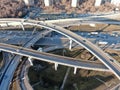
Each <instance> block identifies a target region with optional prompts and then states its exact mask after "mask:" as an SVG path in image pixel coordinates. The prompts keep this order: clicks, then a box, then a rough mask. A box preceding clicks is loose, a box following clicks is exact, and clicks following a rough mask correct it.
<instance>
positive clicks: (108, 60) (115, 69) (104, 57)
mask: <svg viewBox="0 0 120 90" xmlns="http://www.w3.org/2000/svg"><path fill="white" fill-rule="evenodd" d="M11 22H12V23H21V24H22V25H34V26H40V27H44V28H46V29H49V30H51V31H56V32H58V33H60V34H62V35H64V36H66V37H68V38H69V39H70V40H72V41H75V42H76V43H77V44H79V45H80V46H83V47H84V48H85V49H87V50H88V51H90V52H91V53H92V54H93V55H94V56H96V57H97V58H98V59H99V60H100V61H101V62H102V63H103V64H104V65H105V66H106V67H107V69H109V70H110V71H111V72H112V73H114V74H115V75H116V76H117V78H118V79H120V66H119V64H118V63H117V62H116V61H115V60H114V59H113V58H112V57H110V56H109V55H108V54H106V53H104V52H103V51H102V50H101V49H100V48H99V47H97V46H95V45H93V44H92V43H91V42H90V41H88V40H87V39H85V38H83V37H81V36H78V35H77V34H75V33H73V32H71V31H68V30H66V29H64V28H62V27H60V26H56V25H53V24H51V23H47V22H44V21H41V22H40V21H34V20H24V19H1V20H0V23H1V24H3V23H4V24H6V23H7V24H9V23H10V24H11ZM90 22H91V21H90ZM87 23H89V22H87ZM92 23H94V22H93V21H92ZM95 23H96V22H95ZM104 23H108V24H112V23H111V22H108V21H107V22H104ZM113 24H118V22H113ZM38 39H39V38H36V37H35V38H34V40H36V41H37V40H38ZM34 43H35V42H34ZM34 43H33V42H30V43H29V44H28V45H27V46H24V47H29V46H30V45H33V44H34ZM0 47H1V48H0V49H1V50H3V51H7V52H8V51H9V52H11V53H12V52H13V53H16V54H21V55H23V56H24V55H25V53H28V51H27V52H25V53H24V52H22V50H23V48H19V49H17V50H16V49H15V48H14V49H13V50H10V48H11V47H12V46H11V47H10V48H8V47H4V45H3V46H2V44H0ZM16 48H18V47H16ZM21 49H22V50H21ZM25 50H26V49H25ZM27 50H28V49H27ZM30 51H31V52H33V51H32V50H30ZM21 52H22V53H21ZM23 53H24V54H23ZM32 54H33V53H32ZM40 54H41V55H42V54H43V53H40ZM35 55H37V54H35ZM31 56H32V55H31ZM28 57H29V56H28ZM41 57H43V58H45V56H41ZM17 58H18V57H17ZM34 58H35V57H34ZM52 58H53V57H52ZM19 59H20V58H19ZM38 59H40V58H38ZM63 62H64V61H63ZM58 64H59V63H58ZM60 64H61V63H60ZM16 65H17V64H16ZM65 65H66V64H65ZM73 67H75V68H79V67H76V66H73ZM11 72H14V70H13V71H11ZM7 73H8V72H7ZM7 73H6V74H7ZM9 82H10V81H9ZM9 82H8V83H9ZM2 83H3V84H1V85H0V87H1V88H2V87H3V85H4V84H5V83H4V82H2ZM7 85H8V84H7ZM7 89H8V88H6V89H4V88H3V90H7Z"/></svg>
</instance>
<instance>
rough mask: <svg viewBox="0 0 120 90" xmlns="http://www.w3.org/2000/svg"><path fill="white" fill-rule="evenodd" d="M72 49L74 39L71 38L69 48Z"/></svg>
mask: <svg viewBox="0 0 120 90" xmlns="http://www.w3.org/2000/svg"><path fill="white" fill-rule="evenodd" d="M71 49H72V39H71V38H70V45H69V50H71Z"/></svg>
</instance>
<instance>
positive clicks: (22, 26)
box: [21, 23, 25, 31]
mask: <svg viewBox="0 0 120 90" xmlns="http://www.w3.org/2000/svg"><path fill="white" fill-rule="evenodd" d="M21 27H22V29H23V31H25V28H24V26H23V23H21Z"/></svg>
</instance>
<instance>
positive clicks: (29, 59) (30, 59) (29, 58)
mask: <svg viewBox="0 0 120 90" xmlns="http://www.w3.org/2000/svg"><path fill="white" fill-rule="evenodd" d="M28 61H29V62H30V65H31V66H33V63H32V58H31V57H28Z"/></svg>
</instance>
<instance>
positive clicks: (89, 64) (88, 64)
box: [0, 43, 110, 72]
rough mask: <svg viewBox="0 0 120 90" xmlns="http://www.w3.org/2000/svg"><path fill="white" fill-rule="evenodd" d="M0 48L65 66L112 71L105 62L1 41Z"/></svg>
mask: <svg viewBox="0 0 120 90" xmlns="http://www.w3.org/2000/svg"><path fill="white" fill-rule="evenodd" d="M0 50H1V51H5V52H9V53H13V54H17V55H20V56H26V57H28V58H33V59H38V60H42V61H46V62H51V63H57V64H61V65H65V66H70V67H76V68H83V69H89V70H97V71H109V72H110V70H109V69H107V68H106V67H105V66H104V65H103V64H100V63H95V62H94V61H83V60H79V59H74V58H70V57H64V56H58V55H54V54H49V53H44V52H39V51H36V50H32V49H28V48H24V47H19V46H14V45H9V44H3V43H0Z"/></svg>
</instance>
